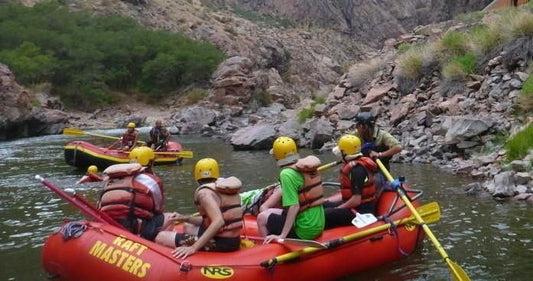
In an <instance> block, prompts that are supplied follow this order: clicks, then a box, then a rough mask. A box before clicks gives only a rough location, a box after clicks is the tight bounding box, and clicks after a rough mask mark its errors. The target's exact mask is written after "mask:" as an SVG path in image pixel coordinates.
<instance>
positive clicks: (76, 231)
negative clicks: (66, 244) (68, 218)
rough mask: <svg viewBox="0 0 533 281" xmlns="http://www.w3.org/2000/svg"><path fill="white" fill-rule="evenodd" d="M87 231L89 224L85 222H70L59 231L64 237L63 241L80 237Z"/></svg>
mask: <svg viewBox="0 0 533 281" xmlns="http://www.w3.org/2000/svg"><path fill="white" fill-rule="evenodd" d="M85 230H87V223H85V222H79V221H74V222H68V223H66V224H65V225H63V226H62V227H61V229H59V233H61V235H62V236H63V240H65V241H66V240H69V239H71V238H78V237H80V236H81V235H82V234H83V232H85Z"/></svg>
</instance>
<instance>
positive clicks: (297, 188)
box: [257, 137, 325, 243]
mask: <svg viewBox="0 0 533 281" xmlns="http://www.w3.org/2000/svg"><path fill="white" fill-rule="evenodd" d="M270 153H271V154H272V155H273V156H274V159H275V160H276V164H277V166H278V167H280V168H281V171H280V174H279V181H280V184H281V202H282V206H283V209H278V208H270V209H267V210H265V211H263V212H261V213H259V215H258V216H257V226H258V229H259V233H260V234H261V235H262V236H264V237H266V238H265V241H264V243H270V242H271V241H272V240H275V239H279V238H282V239H283V238H286V237H290V238H299V239H314V238H316V237H318V236H319V235H320V234H322V231H323V230H324V224H325V219H324V208H323V207H322V203H323V200H324V197H323V186H322V184H321V177H320V173H319V172H318V171H317V169H318V166H319V165H320V160H319V159H318V158H317V157H315V156H307V157H305V158H303V159H300V156H299V154H298V149H297V146H296V143H295V142H294V140H293V139H292V138H289V137H278V138H277V139H276V140H275V141H274V144H273V145H272V149H271V150H270Z"/></svg>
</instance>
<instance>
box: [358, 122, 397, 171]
mask: <svg viewBox="0 0 533 281" xmlns="http://www.w3.org/2000/svg"><path fill="white" fill-rule="evenodd" d="M355 129H356V131H355V132H348V134H353V135H355V136H356V137H359V138H360V139H361V140H362V141H363V145H362V147H361V152H362V153H363V155H364V156H367V157H370V158H372V159H375V158H379V159H380V160H381V161H382V162H383V165H384V166H385V168H387V170H389V171H390V164H389V162H390V159H391V158H392V156H394V155H395V154H398V153H400V152H401V151H402V150H403V147H402V144H401V143H400V141H398V140H397V139H396V138H395V137H394V136H392V135H391V134H390V133H389V132H387V131H385V130H382V129H381V128H378V126H377V125H376V118H375V117H374V116H373V115H372V113H370V112H359V113H358V114H357V115H356V116H355Z"/></svg>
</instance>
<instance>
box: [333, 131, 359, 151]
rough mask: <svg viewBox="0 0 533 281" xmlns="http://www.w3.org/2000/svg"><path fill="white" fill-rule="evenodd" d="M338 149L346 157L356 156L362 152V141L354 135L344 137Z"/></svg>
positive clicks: (338, 144) (340, 140)
mask: <svg viewBox="0 0 533 281" xmlns="http://www.w3.org/2000/svg"><path fill="white" fill-rule="evenodd" d="M337 147H338V148H339V150H340V151H341V152H342V154H344V155H354V154H356V153H359V152H360V151H361V139H359V138H358V137H356V136H354V135H344V136H342V137H341V138H340V139H339V142H338V143H337Z"/></svg>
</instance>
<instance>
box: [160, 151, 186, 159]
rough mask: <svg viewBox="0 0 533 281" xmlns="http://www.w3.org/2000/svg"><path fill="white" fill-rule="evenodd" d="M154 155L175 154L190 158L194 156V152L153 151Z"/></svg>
mask: <svg viewBox="0 0 533 281" xmlns="http://www.w3.org/2000/svg"><path fill="white" fill-rule="evenodd" d="M154 153H155V155H175V156H178V157H181V158H186V159H191V158H194V152H192V151H190V150H182V151H176V152H174V151H154Z"/></svg>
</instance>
